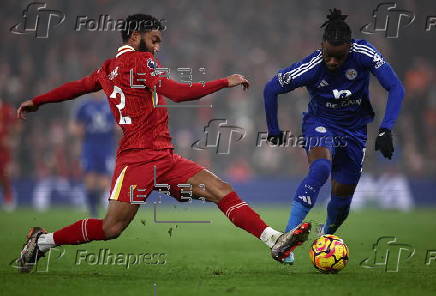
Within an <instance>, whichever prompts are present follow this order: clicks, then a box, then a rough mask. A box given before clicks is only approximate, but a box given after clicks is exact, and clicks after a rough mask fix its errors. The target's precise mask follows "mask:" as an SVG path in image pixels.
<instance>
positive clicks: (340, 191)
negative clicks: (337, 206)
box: [332, 183, 356, 198]
mask: <svg viewBox="0 0 436 296" xmlns="http://www.w3.org/2000/svg"><path fill="white" fill-rule="evenodd" d="M355 190H356V185H348V184H337V183H336V186H333V188H332V193H333V194H334V195H335V196H338V197H343V198H348V197H350V196H353V195H354V191H355Z"/></svg>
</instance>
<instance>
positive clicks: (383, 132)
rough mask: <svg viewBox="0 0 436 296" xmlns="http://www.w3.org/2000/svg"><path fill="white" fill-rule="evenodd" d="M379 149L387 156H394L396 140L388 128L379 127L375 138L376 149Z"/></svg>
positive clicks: (389, 157)
mask: <svg viewBox="0 0 436 296" xmlns="http://www.w3.org/2000/svg"><path fill="white" fill-rule="evenodd" d="M377 150H380V152H381V154H383V156H384V157H385V158H388V159H391V158H392V154H394V142H393V139H392V133H391V130H389V129H387V128H381V129H379V131H378V136H377V139H375V151H377Z"/></svg>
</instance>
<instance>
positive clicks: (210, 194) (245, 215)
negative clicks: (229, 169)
mask: <svg viewBox="0 0 436 296" xmlns="http://www.w3.org/2000/svg"><path fill="white" fill-rule="evenodd" d="M188 183H189V184H191V185H193V193H194V195H195V196H197V197H199V196H202V197H204V198H205V199H206V200H208V201H211V202H214V203H216V204H217V206H218V208H219V209H220V210H221V211H222V212H223V213H224V214H225V215H226V216H227V217H228V218H229V220H230V221H231V222H232V223H233V224H234V225H235V226H237V227H239V228H242V229H244V230H245V231H247V232H249V233H251V234H253V235H254V236H255V237H257V238H259V239H260V240H262V241H263V242H264V243H265V244H266V245H267V246H268V247H270V248H271V254H272V257H273V258H274V259H275V260H277V261H279V262H283V259H284V258H285V257H287V256H288V255H289V253H290V252H291V251H293V250H294V249H295V248H296V247H297V246H299V245H301V244H302V243H304V242H305V241H306V240H307V237H308V234H309V232H310V228H311V225H310V223H302V224H301V225H298V227H296V228H295V229H293V230H292V231H290V232H287V233H281V232H279V231H277V230H274V229H273V228H271V227H269V226H268V225H267V224H266V223H265V222H264V221H263V220H262V219H261V218H260V216H259V214H257V213H256V212H255V211H254V210H253V209H252V208H251V207H250V206H249V205H248V204H247V203H246V202H244V201H243V200H241V199H240V198H239V196H238V194H237V193H236V192H234V191H233V188H232V186H231V185H230V184H227V183H225V182H224V181H222V180H221V179H220V178H218V177H217V176H216V175H214V174H213V173H211V172H209V171H207V170H202V171H200V172H199V173H197V174H195V175H194V176H193V177H191V178H190V179H189V180H188ZM200 184H204V189H201V188H200V186H199V185H200Z"/></svg>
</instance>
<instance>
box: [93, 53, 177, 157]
mask: <svg viewBox="0 0 436 296" xmlns="http://www.w3.org/2000/svg"><path fill="white" fill-rule="evenodd" d="M157 65H158V63H157V61H156V59H155V58H154V57H153V55H152V54H151V53H150V52H141V51H134V50H133V48H132V47H130V46H128V45H125V46H122V47H120V48H119V50H118V53H117V55H116V57H115V58H113V59H109V60H107V61H106V62H105V63H104V64H103V65H102V67H101V68H100V69H98V70H97V71H95V72H94V73H93V74H92V75H91V79H94V80H95V83H96V84H97V83H98V84H99V85H100V86H101V87H102V88H103V90H104V92H105V93H106V95H107V97H108V101H109V105H110V108H111V110H112V114H113V115H114V118H115V121H116V122H117V123H118V125H119V126H120V127H121V128H122V130H123V137H122V139H121V142H120V147H119V151H122V150H126V149H132V148H150V149H164V148H172V147H173V145H172V144H171V137H170V133H169V130H168V111H167V108H166V107H155V106H154V105H153V104H156V105H166V101H165V99H164V97H163V96H161V95H158V94H157V93H155V96H153V91H152V90H153V89H154V87H155V86H156V84H157V83H158V82H159V80H160V79H162V77H161V76H160V75H159V74H157V72H156V71H155V69H156V68H157V67H158V66H157ZM156 98H157V99H156ZM153 100H154V101H153ZM156 101H157V102H156Z"/></svg>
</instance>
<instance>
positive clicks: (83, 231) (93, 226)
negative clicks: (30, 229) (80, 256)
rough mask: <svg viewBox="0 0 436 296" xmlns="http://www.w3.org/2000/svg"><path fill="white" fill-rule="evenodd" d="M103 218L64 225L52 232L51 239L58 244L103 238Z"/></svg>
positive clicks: (71, 243)
mask: <svg viewBox="0 0 436 296" xmlns="http://www.w3.org/2000/svg"><path fill="white" fill-rule="evenodd" d="M105 238H106V236H105V234H104V232H103V220H100V219H85V220H79V221H77V222H76V223H74V224H71V225H69V226H66V227H64V228H62V229H60V230H58V231H56V232H55V233H54V234H53V239H54V241H55V244H56V245H57V246H59V245H80V244H84V243H87V242H90V241H93V240H104V239H105Z"/></svg>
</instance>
